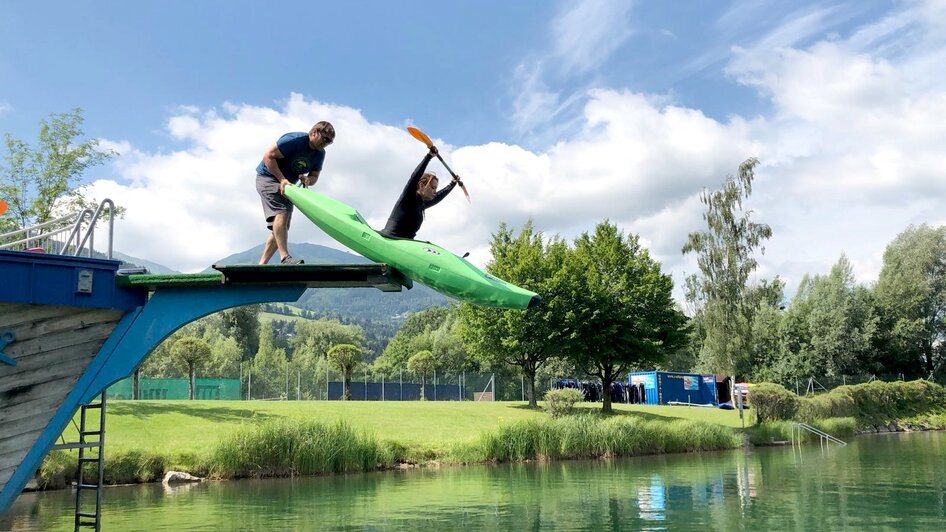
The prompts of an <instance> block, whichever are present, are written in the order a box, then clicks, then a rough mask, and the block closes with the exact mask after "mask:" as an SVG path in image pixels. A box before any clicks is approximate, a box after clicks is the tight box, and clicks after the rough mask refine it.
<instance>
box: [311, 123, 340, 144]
mask: <svg viewBox="0 0 946 532" xmlns="http://www.w3.org/2000/svg"><path fill="white" fill-rule="evenodd" d="M312 128H313V129H316V130H318V131H319V132H320V133H324V134H325V136H327V137H329V138H331V139H334V138H335V126H333V125H332V123H331V122H326V121H325V120H322V121H321V122H316V123H315V125H314V126H312Z"/></svg>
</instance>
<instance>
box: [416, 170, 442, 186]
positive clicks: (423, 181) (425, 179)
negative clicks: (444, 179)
mask: <svg viewBox="0 0 946 532" xmlns="http://www.w3.org/2000/svg"><path fill="white" fill-rule="evenodd" d="M433 179H436V180H437V181H440V179H439V178H438V177H437V174H435V173H433V172H427V173H425V174H424V175H422V176H420V181H418V182H417V188H424V187H426V186H427V185H429V184H430V181H431V180H433Z"/></svg>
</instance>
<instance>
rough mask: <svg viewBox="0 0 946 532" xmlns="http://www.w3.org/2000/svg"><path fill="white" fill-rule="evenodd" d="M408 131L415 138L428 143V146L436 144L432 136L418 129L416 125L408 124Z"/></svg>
mask: <svg viewBox="0 0 946 532" xmlns="http://www.w3.org/2000/svg"><path fill="white" fill-rule="evenodd" d="M407 132H408V133H410V134H411V136H412V137H414V138H415V139H417V140H419V141H421V142H423V143H424V144H426V145H427V147H428V148H430V147H432V146H433V145H434V143H433V142H432V141H431V140H430V137H428V136H427V135H426V134H425V133H424V132H423V131H421V130H419V129H417V128H416V127H414V126H408V127H407Z"/></svg>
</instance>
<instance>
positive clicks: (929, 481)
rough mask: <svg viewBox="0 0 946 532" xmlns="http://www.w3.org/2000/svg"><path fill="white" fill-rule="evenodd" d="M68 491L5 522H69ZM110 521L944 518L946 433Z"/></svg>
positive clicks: (377, 476)
mask: <svg viewBox="0 0 946 532" xmlns="http://www.w3.org/2000/svg"><path fill="white" fill-rule="evenodd" d="M71 513H72V498H71V495H70V492H69V491H60V492H49V493H32V494H24V495H22V496H20V498H19V499H18V500H17V501H16V503H15V505H14V507H13V508H12V509H11V510H10V511H9V512H8V513H7V514H6V515H4V516H3V517H2V518H0V528H2V529H9V528H11V527H12V528H13V529H15V530H57V529H62V530H66V529H71V528H72V517H71ZM103 513H104V518H103V525H104V529H106V530H185V529H189V530H195V529H203V530H267V531H275V530H326V529H328V530H337V529H359V530H381V529H384V530H387V529H413V530H416V529H418V528H424V529H426V530H429V531H431V532H432V531H434V530H442V529H461V528H462V529H467V530H480V529H491V530H496V529H505V530H523V529H533V530H537V529H543V530H544V529H595V530H603V529H608V530H723V529H732V530H760V531H762V530H839V529H850V530H864V529H872V530H884V529H888V530H903V529H908V530H909V529H916V530H944V529H946V433H916V434H900V435H882V436H864V437H858V438H854V439H852V441H851V443H850V444H849V445H848V446H847V447H842V448H830V449H827V450H822V449H821V448H820V447H819V446H817V445H814V446H811V445H809V446H807V447H805V448H804V449H803V450H801V451H793V449H791V448H790V447H788V448H765V449H755V450H751V451H748V452H744V451H731V452H725V453H710V454H701V455H673V456H654V457H642V458H633V459H622V460H612V461H595V462H560V463H553V464H524V465H502V466H476V467H450V468H441V469H423V470H412V471H397V472H385V473H374V474H359V475H346V476H334V477H321V478H306V479H296V480H269V481H233V482H211V483H203V484H200V485H191V486H181V487H176V488H174V489H172V490H170V491H165V489H164V488H163V487H162V486H160V485H140V486H128V487H115V488H109V489H107V490H106V491H105V495H104V501H103Z"/></svg>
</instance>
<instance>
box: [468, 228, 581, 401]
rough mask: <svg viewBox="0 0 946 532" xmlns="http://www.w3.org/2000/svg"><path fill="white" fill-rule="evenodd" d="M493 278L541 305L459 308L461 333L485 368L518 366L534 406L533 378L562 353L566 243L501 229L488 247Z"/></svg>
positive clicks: (528, 231) (524, 231)
mask: <svg viewBox="0 0 946 532" xmlns="http://www.w3.org/2000/svg"><path fill="white" fill-rule="evenodd" d="M490 251H491V252H492V256H493V260H492V261H491V262H490V263H489V264H488V265H487V267H486V269H487V270H488V271H489V272H490V273H491V274H493V275H495V276H497V277H499V278H501V279H504V280H506V281H509V282H511V283H513V284H516V285H519V286H521V287H523V288H526V289H528V290H532V291H533V292H536V293H538V294H539V295H540V296H541V297H542V298H543V304H542V305H541V306H539V307H538V308H534V309H530V310H500V309H495V308H488V307H481V306H477V305H471V304H469V303H463V304H461V305H460V318H461V321H462V325H461V334H462V336H463V338H464V340H465V342H466V343H467V345H468V346H469V347H470V350H471V351H472V353H473V354H474V355H475V356H476V357H477V358H478V359H479V360H481V361H482V362H483V363H484V364H486V365H494V366H503V365H511V366H516V367H518V368H519V369H520V370H521V371H522V374H523V376H524V377H525V379H524V382H525V385H526V390H525V391H526V397H527V398H528V401H529V405H530V406H532V407H536V406H537V403H536V396H535V376H536V372H537V371H538V369H539V368H540V367H541V366H542V365H543V364H544V363H545V362H546V361H547V360H549V359H550V358H552V357H555V356H560V355H562V354H564V352H563V346H564V339H565V336H566V334H567V333H566V332H565V331H564V330H563V327H562V324H563V323H564V321H565V315H566V313H567V311H568V309H567V302H566V301H565V300H563V299H562V298H561V297H560V294H561V292H562V288H561V286H560V285H561V283H562V282H563V281H564V262H565V256H566V254H567V253H568V246H567V244H566V243H565V242H564V241H563V240H561V239H560V238H558V237H555V238H551V239H546V238H545V236H544V235H543V234H542V233H541V232H535V231H534V229H533V227H532V222H531V221H530V222H528V223H527V224H526V225H525V226H524V227H523V228H522V230H521V231H520V232H519V234H518V235H513V231H512V229H511V228H509V227H508V226H506V225H505V224H502V225H500V226H499V230H498V231H497V232H496V234H494V235H493V239H492V242H491V243H490Z"/></svg>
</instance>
